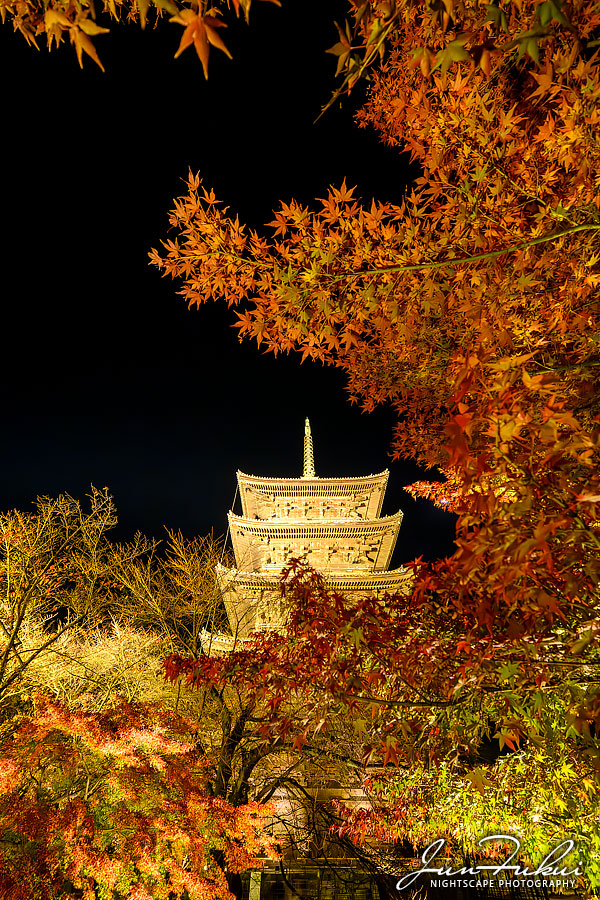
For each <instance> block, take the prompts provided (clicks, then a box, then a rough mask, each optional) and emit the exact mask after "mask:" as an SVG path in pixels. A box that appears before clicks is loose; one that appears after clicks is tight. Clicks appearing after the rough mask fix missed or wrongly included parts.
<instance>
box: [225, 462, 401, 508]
mask: <svg viewBox="0 0 600 900" xmlns="http://www.w3.org/2000/svg"><path fill="white" fill-rule="evenodd" d="M388 477H389V471H388V470H387V469H386V470H385V471H384V472H380V473H379V474H378V475H366V476H363V477H360V478H316V477H306V476H304V477H302V478H261V477H259V476H256V475H245V474H244V473H243V472H238V473H237V480H238V486H239V492H240V499H241V502H242V515H243V517H244V518H246V519H255V518H256V519H306V518H310V519H343V518H348V519H376V518H377V517H378V516H379V515H380V513H381V505H382V503H383V497H384V494H385V489H386V487H387V481H388Z"/></svg>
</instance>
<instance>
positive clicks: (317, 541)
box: [212, 419, 412, 650]
mask: <svg viewBox="0 0 600 900" xmlns="http://www.w3.org/2000/svg"><path fill="white" fill-rule="evenodd" d="M388 476H389V471H388V470H387V469H386V470H385V471H384V472H380V473H379V474H378V475H365V476H363V477H354V478H319V477H317V475H316V474H315V464H314V454H313V442H312V436H311V431H310V423H309V421H308V419H306V420H305V427H304V470H303V474H302V476H301V477H300V478H263V477H260V476H256V475H246V474H244V473H243V472H239V471H238V473H237V481H238V490H239V495H240V499H241V505H242V513H241V515H237V514H235V513H234V512H230V513H229V532H230V534H231V541H232V544H233V552H234V555H235V564H236V565H235V568H226V567H224V566H218V567H217V581H218V584H219V588H220V591H221V594H222V597H223V601H224V604H225V609H226V611H227V616H228V619H229V624H230V626H231V631H232V634H233V638H234V639H240V640H243V639H244V638H246V637H248V635H250V634H251V633H252V632H253V631H260V630H264V629H276V628H280V627H281V626H282V625H283V624H284V621H285V605H284V603H283V601H282V598H281V595H280V589H279V578H280V575H281V571H282V569H283V568H284V566H285V565H286V563H287V562H288V561H289V560H290V559H291V558H292V557H295V558H302V559H304V560H306V562H307V563H308V564H309V565H310V566H312V567H313V568H314V569H316V570H317V571H318V572H320V573H321V574H322V575H323V576H324V578H325V583H326V586H327V587H328V588H330V589H332V590H336V591H340V592H342V593H353V594H354V593H361V594H362V593H364V594H370V595H373V594H377V593H382V592H389V593H403V594H404V593H407V592H408V591H409V590H410V582H411V577H412V575H411V572H410V571H409V570H408V569H406V568H400V569H393V570H389V565H390V560H391V558H392V553H393V551H394V547H395V544H396V539H397V537H398V531H399V529H400V525H401V522H402V515H403V514H402V512H401V511H399V512H397V513H395V514H394V515H391V516H380V513H381V507H382V504H383V498H384V495H385V489H386V487H387V481H388ZM220 637H221V639H222V638H223V637H224V636H220ZM230 641H231V638H229V642H230ZM220 642H221V641H219V638H218V637H217V636H216V635H214V636H213V637H212V647H213V649H214V650H218V649H219V647H218V644H219V643H220ZM229 642H228V643H229ZM222 649H226V648H225V646H223V648H222Z"/></svg>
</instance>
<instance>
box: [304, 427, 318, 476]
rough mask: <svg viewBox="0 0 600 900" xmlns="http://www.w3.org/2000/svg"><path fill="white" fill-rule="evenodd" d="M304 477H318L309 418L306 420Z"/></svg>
mask: <svg viewBox="0 0 600 900" xmlns="http://www.w3.org/2000/svg"><path fill="white" fill-rule="evenodd" d="M302 477H303V478H316V476H315V457H314V453H313V442H312V434H311V433H310V422H309V421H308V419H307V418H306V419H305V420H304V472H303V473H302Z"/></svg>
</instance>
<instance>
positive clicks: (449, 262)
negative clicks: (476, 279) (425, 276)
mask: <svg viewBox="0 0 600 900" xmlns="http://www.w3.org/2000/svg"><path fill="white" fill-rule="evenodd" d="M579 231H600V225H575V226H574V227H573V228H567V229H566V230H565V231H557V232H555V233H554V234H545V235H543V236H542V237H539V238H533V239H532V240H529V241H524V242H523V243H521V244H515V245H514V247H504V248H503V249H501V250H490V251H487V252H486V253H475V254H473V255H472V256H461V257H458V258H456V259H440V260H434V261H433V262H428V263H412V264H411V265H404V264H402V263H401V264H398V265H394V266H383V267H382V268H380V269H360V270H358V271H356V272H344V273H343V274H341V275H332V276H331V280H332V281H343V280H344V279H348V278H358V277H360V276H361V275H384V274H386V273H388V272H417V271H421V270H422V269H443V268H446V267H452V266H459V265H462V264H463V263H471V262H478V261H479V260H480V259H496V258H497V257H499V256H504V254H505V253H518V252H519V250H527V249H528V247H535V246H536V245H537V244H544V243H547V242H548V241H556V240H558V239H559V238H562V237H568V236H569V235H570V234H575V233H576V232H579Z"/></svg>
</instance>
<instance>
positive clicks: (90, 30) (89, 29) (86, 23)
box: [77, 19, 109, 65]
mask: <svg viewBox="0 0 600 900" xmlns="http://www.w3.org/2000/svg"><path fill="white" fill-rule="evenodd" d="M77 24H78V25H79V27H80V28H81V30H82V31H85V33H86V34H108V32H109V29H108V28H102V27H101V26H100V25H96V23H95V22H92V20H91V19H79V21H78V22H77ZM87 52H88V51H87V50H86V53H87ZM94 52H95V51H94ZM96 62H98V65H100V63H99V61H98V60H96Z"/></svg>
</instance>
